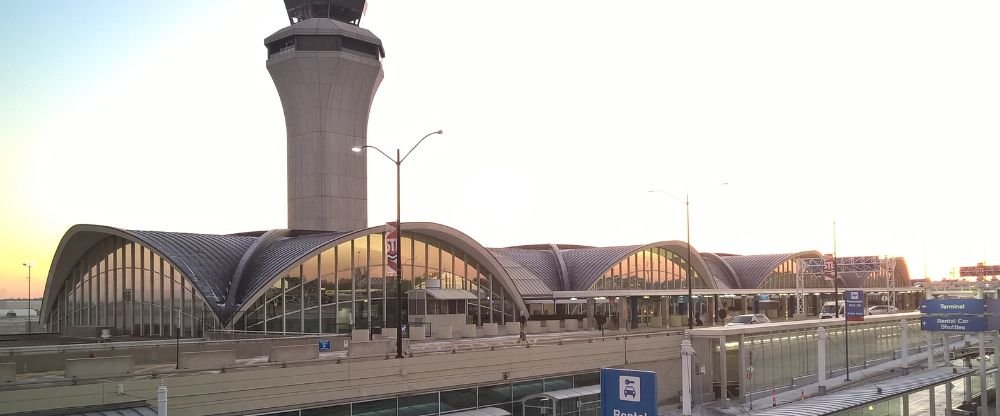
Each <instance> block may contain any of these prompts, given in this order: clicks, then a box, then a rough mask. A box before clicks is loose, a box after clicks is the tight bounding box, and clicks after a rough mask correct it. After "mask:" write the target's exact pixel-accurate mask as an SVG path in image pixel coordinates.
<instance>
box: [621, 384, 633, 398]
mask: <svg viewBox="0 0 1000 416" xmlns="http://www.w3.org/2000/svg"><path fill="white" fill-rule="evenodd" d="M622 394H624V395H625V396H632V398H633V399H634V398H635V387H632V386H625V391H623V392H622Z"/></svg>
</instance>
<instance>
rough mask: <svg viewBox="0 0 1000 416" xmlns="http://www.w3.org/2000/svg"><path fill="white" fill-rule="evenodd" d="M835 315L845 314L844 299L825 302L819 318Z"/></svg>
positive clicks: (828, 317)
mask: <svg viewBox="0 0 1000 416" xmlns="http://www.w3.org/2000/svg"><path fill="white" fill-rule="evenodd" d="M835 316H844V301H842V300H838V301H836V302H833V301H830V302H824V303H823V308H822V309H820V311H819V319H830V318H833V317H835Z"/></svg>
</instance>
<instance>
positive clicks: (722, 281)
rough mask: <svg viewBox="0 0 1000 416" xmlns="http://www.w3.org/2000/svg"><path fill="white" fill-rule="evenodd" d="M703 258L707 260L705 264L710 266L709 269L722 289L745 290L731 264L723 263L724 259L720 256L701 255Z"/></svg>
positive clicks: (712, 254)
mask: <svg viewBox="0 0 1000 416" xmlns="http://www.w3.org/2000/svg"><path fill="white" fill-rule="evenodd" d="M701 257H702V258H703V259H704V260H705V264H708V269H709V270H711V271H712V276H713V277H715V281H716V282H718V284H719V287H720V288H726V289H742V288H743V286H742V285H741V284H740V279H739V278H738V277H737V276H736V272H735V271H733V268H732V267H729V264H727V263H726V262H724V261H722V257H720V256H719V255H718V254H714V253H701Z"/></svg>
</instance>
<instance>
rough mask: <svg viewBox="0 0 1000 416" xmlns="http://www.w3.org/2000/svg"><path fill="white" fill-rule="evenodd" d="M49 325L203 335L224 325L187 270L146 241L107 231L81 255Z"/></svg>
mask: <svg viewBox="0 0 1000 416" xmlns="http://www.w3.org/2000/svg"><path fill="white" fill-rule="evenodd" d="M55 299H56V303H55V305H54V307H53V309H52V311H53V313H52V314H50V316H49V318H48V319H49V322H48V328H49V329H50V330H52V331H65V330H66V328H69V327H111V328H115V329H117V331H119V333H122V334H126V335H134V336H153V337H156V336H162V337H173V336H177V335H178V331H179V332H180V336H183V337H200V336H202V335H203V333H204V331H205V330H208V329H213V328H218V327H220V325H219V321H218V319H217V318H216V316H215V313H214V312H213V311H212V310H211V309H210V308H209V306H208V305H207V304H206V303H205V300H204V299H203V298H202V297H201V295H200V294H199V292H198V290H197V289H195V288H194V286H193V285H192V284H191V282H190V281H189V280H188V278H187V277H186V276H184V274H183V273H181V272H180V271H179V270H176V269H174V268H173V266H171V265H170V263H168V262H167V261H166V260H165V259H164V258H162V257H160V256H159V255H158V254H156V253H155V252H153V251H152V250H150V249H149V248H147V247H145V246H143V245H142V244H139V243H136V242H132V241H129V240H126V239H124V238H119V237H108V238H105V239H103V240H101V241H100V242H98V243H97V244H95V245H94V246H93V247H92V248H91V249H90V250H88V251H87V252H86V253H85V254H84V255H83V256H81V257H80V259H79V260H77V263H76V265H75V266H74V267H73V269H72V270H71V271H70V274H69V276H68V277H67V279H66V280H65V282H64V283H63V287H62V288H61V289H60V290H59V292H58V294H57V295H56V298H55Z"/></svg>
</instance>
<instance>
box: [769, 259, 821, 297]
mask: <svg viewBox="0 0 1000 416" xmlns="http://www.w3.org/2000/svg"><path fill="white" fill-rule="evenodd" d="M797 272H798V265H796V264H795V259H788V260H785V261H783V262H781V264H779V265H778V267H775V268H774V270H773V271H772V272H771V274H769V275H768V276H767V277H766V278H765V279H764V281H763V282H761V283H760V286H759V287H758V288H759V289H774V290H780V291H783V292H787V291H788V290H790V289H791V290H794V289H795V274H796V273H797ZM802 285H803V287H805V288H826V287H833V282H832V281H831V282H829V283H827V282H826V281H825V280H823V278H822V277H820V276H816V275H806V276H805V277H804V278H803V279H802Z"/></svg>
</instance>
